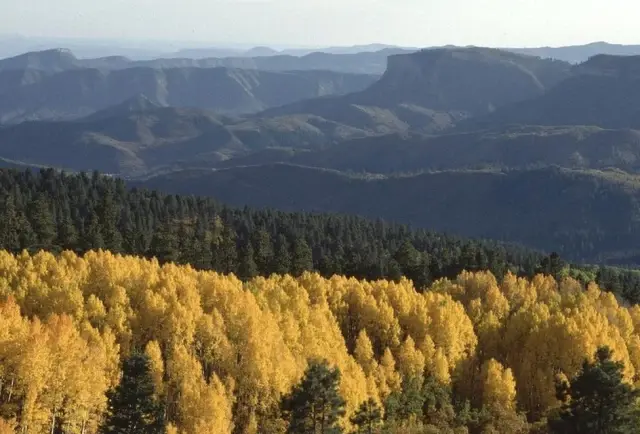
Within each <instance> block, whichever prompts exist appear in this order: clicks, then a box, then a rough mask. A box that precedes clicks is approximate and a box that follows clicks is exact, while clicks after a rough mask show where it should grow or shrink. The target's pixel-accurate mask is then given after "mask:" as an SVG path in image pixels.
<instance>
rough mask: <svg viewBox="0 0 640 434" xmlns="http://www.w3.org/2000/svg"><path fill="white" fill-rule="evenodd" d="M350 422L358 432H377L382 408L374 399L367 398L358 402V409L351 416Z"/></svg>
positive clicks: (370, 433) (380, 421) (363, 433)
mask: <svg viewBox="0 0 640 434" xmlns="http://www.w3.org/2000/svg"><path fill="white" fill-rule="evenodd" d="M351 423H352V424H354V425H355V426H357V427H358V431H357V432H358V433H362V434H374V433H377V432H378V429H379V427H380V424H381V423H382V410H381V409H380V406H379V405H378V403H377V402H376V401H374V400H373V399H372V398H369V399H368V400H367V401H365V402H363V403H362V404H360V407H359V408H358V411H356V413H355V414H354V415H353V416H352V417H351Z"/></svg>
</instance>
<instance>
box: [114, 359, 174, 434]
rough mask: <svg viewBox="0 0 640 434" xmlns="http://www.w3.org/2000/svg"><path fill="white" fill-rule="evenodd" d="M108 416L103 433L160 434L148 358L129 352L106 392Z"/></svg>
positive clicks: (160, 421)
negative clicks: (118, 376) (113, 386)
mask: <svg viewBox="0 0 640 434" xmlns="http://www.w3.org/2000/svg"><path fill="white" fill-rule="evenodd" d="M108 397H109V415H108V417H107V420H106V422H105V424H104V426H103V428H102V433H103V434H129V433H130V434H134V433H145V434H156V433H158V434H160V433H163V432H164V423H163V420H162V410H161V409H162V407H161V405H160V404H159V403H158V402H157V400H156V398H155V390H154V381H153V377H152V375H151V365H150V361H149V357H148V356H147V355H145V354H133V355H132V356H130V357H129V358H128V359H126V360H125V361H124V363H123V366H122V379H121V380H120V384H119V385H118V386H117V387H116V389H115V390H114V391H112V392H110V393H109V394H108Z"/></svg>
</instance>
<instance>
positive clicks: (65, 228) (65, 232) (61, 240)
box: [55, 214, 78, 250]
mask: <svg viewBox="0 0 640 434" xmlns="http://www.w3.org/2000/svg"><path fill="white" fill-rule="evenodd" d="M55 243H56V245H58V246H59V247H61V248H63V249H68V250H74V249H75V248H76V247H77V245H78V231H77V229H76V227H75V226H74V225H73V221H72V220H71V217H70V216H69V215H67V214H64V215H62V217H61V218H60V221H59V222H58V234H57V237H56V241H55Z"/></svg>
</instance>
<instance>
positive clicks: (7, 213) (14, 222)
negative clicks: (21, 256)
mask: <svg viewBox="0 0 640 434" xmlns="http://www.w3.org/2000/svg"><path fill="white" fill-rule="evenodd" d="M2 205H3V215H2V217H1V218H0V248H3V249H6V250H9V251H13V252H17V251H18V250H19V249H20V231H21V230H22V228H21V227H20V217H19V215H18V211H17V210H16V205H15V201H14V200H13V196H7V197H6V198H5V200H4V203H3V204H2Z"/></svg>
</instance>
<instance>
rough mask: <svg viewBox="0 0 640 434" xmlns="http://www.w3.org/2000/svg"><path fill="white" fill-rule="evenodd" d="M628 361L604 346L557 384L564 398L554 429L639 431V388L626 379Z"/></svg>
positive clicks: (570, 433)
mask: <svg viewBox="0 0 640 434" xmlns="http://www.w3.org/2000/svg"><path fill="white" fill-rule="evenodd" d="M623 371H624V364H623V363H621V362H616V361H614V360H613V359H612V351H611V350H610V349H609V348H608V347H601V348H599V349H598V350H597V351H596V357H595V361H594V362H589V361H585V362H584V363H583V365H582V370H581V371H580V373H579V374H578V375H577V376H576V377H575V378H574V379H573V380H572V381H571V382H570V384H567V383H566V382H564V383H560V384H558V386H557V395H558V399H560V400H561V401H563V402H564V404H563V406H562V408H561V409H560V412H559V414H558V415H557V417H553V418H551V419H550V421H549V428H550V431H551V432H552V433H566V434H587V433H589V434H618V433H619V434H622V433H630V432H637V426H638V422H639V421H638V418H637V415H636V414H635V411H634V408H633V407H634V406H635V403H636V400H637V398H638V397H639V396H640V394H639V391H638V390H636V389H634V388H633V387H632V386H630V385H629V384H626V383H624V382H623Z"/></svg>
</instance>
